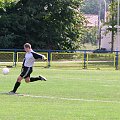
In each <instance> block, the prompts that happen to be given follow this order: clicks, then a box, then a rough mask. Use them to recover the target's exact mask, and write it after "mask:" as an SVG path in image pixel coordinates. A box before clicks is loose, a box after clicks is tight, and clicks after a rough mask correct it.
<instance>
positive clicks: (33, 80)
mask: <svg viewBox="0 0 120 120" xmlns="http://www.w3.org/2000/svg"><path fill="white" fill-rule="evenodd" d="M32 71H33V70H32V68H30V70H29V72H27V74H26V76H25V77H24V78H25V82H26V83H29V82H35V81H38V80H41V81H46V80H47V79H46V78H45V77H43V76H38V77H30V74H31V73H32Z"/></svg>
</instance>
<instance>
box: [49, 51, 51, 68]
mask: <svg viewBox="0 0 120 120" xmlns="http://www.w3.org/2000/svg"><path fill="white" fill-rule="evenodd" d="M50 61H51V50H49V51H48V68H49V67H50V66H51V65H50Z"/></svg>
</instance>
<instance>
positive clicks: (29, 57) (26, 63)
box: [23, 50, 44, 67]
mask: <svg viewBox="0 0 120 120" xmlns="http://www.w3.org/2000/svg"><path fill="white" fill-rule="evenodd" d="M43 57H44V55H41V54H38V53H36V52H34V51H33V50H31V51H30V52H27V53H26V54H25V58H24V60H23V67H32V66H33V65H34V62H35V60H36V59H42V58H43Z"/></svg>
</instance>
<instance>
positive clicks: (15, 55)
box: [14, 49, 17, 67]
mask: <svg viewBox="0 0 120 120" xmlns="http://www.w3.org/2000/svg"><path fill="white" fill-rule="evenodd" d="M16 63H17V50H16V49H15V50H14V66H15V67H16V65H17V64H16Z"/></svg>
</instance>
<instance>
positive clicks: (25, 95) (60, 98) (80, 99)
mask: <svg viewBox="0 0 120 120" xmlns="http://www.w3.org/2000/svg"><path fill="white" fill-rule="evenodd" d="M15 95H16V96H23V97H31V98H44V99H58V100H66V101H82V102H99V103H117V104H118V103H119V104H120V101H111V100H95V99H83V98H64V97H52V96H35V95H27V94H15Z"/></svg>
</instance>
